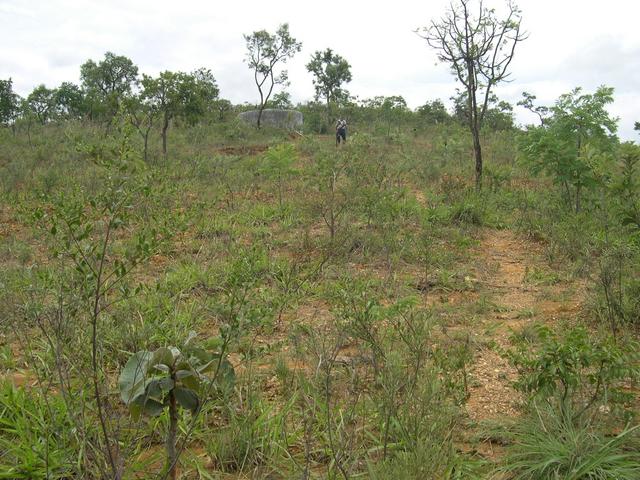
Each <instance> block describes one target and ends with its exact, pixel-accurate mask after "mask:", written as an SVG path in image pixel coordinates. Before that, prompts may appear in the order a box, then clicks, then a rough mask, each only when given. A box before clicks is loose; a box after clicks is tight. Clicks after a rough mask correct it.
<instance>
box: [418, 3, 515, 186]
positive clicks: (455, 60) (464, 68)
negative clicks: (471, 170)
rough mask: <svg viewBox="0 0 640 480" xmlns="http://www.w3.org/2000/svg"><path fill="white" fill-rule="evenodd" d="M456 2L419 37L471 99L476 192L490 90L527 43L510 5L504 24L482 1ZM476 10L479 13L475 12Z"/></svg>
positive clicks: (507, 77)
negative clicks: (433, 50)
mask: <svg viewBox="0 0 640 480" xmlns="http://www.w3.org/2000/svg"><path fill="white" fill-rule="evenodd" d="M473 3H474V2H473V0H454V1H452V3H451V4H450V6H449V9H448V11H447V13H446V14H445V16H444V17H443V18H441V19H440V20H439V21H432V22H431V25H430V26H428V27H424V28H423V29H421V30H419V31H418V34H419V35H420V36H421V37H422V38H424V39H425V40H426V41H427V43H428V44H429V45H430V46H431V47H432V48H434V49H435V50H436V51H437V55H438V59H439V60H440V61H441V62H444V63H447V64H449V65H450V66H451V70H452V72H453V74H454V75H455V76H456V78H457V79H458V81H460V83H462V84H463V85H464V88H465V90H466V93H467V111H468V112H469V118H468V125H469V130H470V131H471V135H472V137H473V152H474V157H475V174H476V189H477V190H480V189H481V188H482V147H481V144H480V130H481V128H482V124H483V121H484V119H485V114H486V113H487V107H488V105H489V100H490V98H491V90H492V88H493V87H494V86H495V85H497V84H498V83H500V82H503V81H508V79H509V76H510V73H508V68H509V65H510V64H511V61H512V60H513V57H514V53H515V49H516V45H517V44H518V43H520V42H521V41H523V40H525V39H526V37H527V36H526V34H525V33H523V32H521V30H520V25H521V21H522V16H521V12H520V10H519V9H518V7H517V6H516V4H515V3H513V2H512V1H511V0H508V2H507V15H506V18H504V19H503V20H501V19H499V18H498V17H497V16H496V13H495V10H492V9H488V8H486V7H485V6H484V4H483V2H482V0H480V2H479V4H478V5H477V7H476V8H473ZM472 10H474V11H475V12H476V13H475V14H474V13H473V12H472Z"/></svg>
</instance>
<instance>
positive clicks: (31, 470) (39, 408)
mask: <svg viewBox="0 0 640 480" xmlns="http://www.w3.org/2000/svg"><path fill="white" fill-rule="evenodd" d="M77 449H78V445H77V443H76V438H74V428H73V424H72V423H71V422H70V421H69V416H68V412H67V410H66V406H65V403H64V401H63V400H62V398H61V397H60V396H59V395H58V394H51V393H50V392H47V393H46V394H45V396H42V395H38V394H37V393H35V392H32V391H29V390H27V389H24V388H20V389H17V388H16V387H14V386H13V385H12V384H11V383H8V382H6V381H3V382H2V383H0V478H1V479H12V480H18V479H25V480H27V479H28V480H40V479H41V480H49V479H66V478H71V477H74V476H76V475H77V474H78V473H79V472H78V470H79V468H78V467H79V465H78V450H77Z"/></svg>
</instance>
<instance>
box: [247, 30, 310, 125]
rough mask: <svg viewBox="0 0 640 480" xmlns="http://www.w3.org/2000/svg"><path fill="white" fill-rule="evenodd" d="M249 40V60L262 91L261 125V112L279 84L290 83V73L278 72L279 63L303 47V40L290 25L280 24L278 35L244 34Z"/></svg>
mask: <svg viewBox="0 0 640 480" xmlns="http://www.w3.org/2000/svg"><path fill="white" fill-rule="evenodd" d="M244 39H245V41H246V42H247V58H246V60H245V61H246V62H247V63H248V64H249V68H250V69H251V70H253V78H254V81H255V82H256V86H257V87H258V92H259V93H260V106H259V107H258V128H260V126H261V120H262V112H263V111H264V109H265V108H266V105H267V102H268V101H269V97H271V93H272V92H273V88H274V87H275V86H276V85H287V84H288V78H289V77H288V74H287V71H286V70H282V71H280V73H279V74H276V72H275V69H276V66H277V64H278V63H286V61H287V60H288V59H290V58H292V57H293V56H294V55H295V54H296V53H297V52H299V51H300V50H301V49H302V43H300V42H298V41H296V39H295V38H293V37H292V36H291V34H290V33H289V25H288V24H287V23H284V24H282V25H280V27H279V28H278V30H277V31H276V33H275V35H272V34H270V33H269V32H267V31H266V30H259V31H256V32H253V33H252V34H251V35H244Z"/></svg>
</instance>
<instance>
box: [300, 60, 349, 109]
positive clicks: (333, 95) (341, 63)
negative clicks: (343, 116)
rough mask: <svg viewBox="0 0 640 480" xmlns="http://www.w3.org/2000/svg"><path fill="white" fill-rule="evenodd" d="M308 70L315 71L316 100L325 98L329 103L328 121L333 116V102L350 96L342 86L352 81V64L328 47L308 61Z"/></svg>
mask: <svg viewBox="0 0 640 480" xmlns="http://www.w3.org/2000/svg"><path fill="white" fill-rule="evenodd" d="M307 70H308V71H309V72H310V73H313V75H314V77H315V78H314V79H313V86H314V88H315V89H316V100H317V101H319V100H320V99H321V98H324V100H325V102H326V103H327V121H328V120H329V119H330V117H331V102H332V101H333V102H336V101H339V100H343V99H346V98H348V97H349V92H347V91H346V90H344V89H343V88H342V84H343V83H349V82H350V81H351V65H349V62H347V61H346V60H345V59H344V58H342V57H341V56H340V55H337V54H335V53H334V52H333V50H331V49H330V48H327V49H326V50H325V51H324V52H321V51H316V52H315V53H314V54H313V56H312V57H311V61H309V63H307Z"/></svg>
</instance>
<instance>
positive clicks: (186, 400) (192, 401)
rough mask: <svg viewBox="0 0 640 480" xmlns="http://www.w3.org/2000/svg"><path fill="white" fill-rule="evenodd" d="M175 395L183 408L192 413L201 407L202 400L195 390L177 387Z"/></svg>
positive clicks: (174, 391)
mask: <svg viewBox="0 0 640 480" xmlns="http://www.w3.org/2000/svg"><path fill="white" fill-rule="evenodd" d="M173 394H174V395H175V396H176V400H177V401H178V403H179V404H180V406H182V408H186V409H187V410H191V412H195V411H196V410H198V406H199V405H200V400H199V399H198V395H197V394H196V392H194V391H193V390H190V389H188V388H182V387H176V388H175V389H174V390H173Z"/></svg>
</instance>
